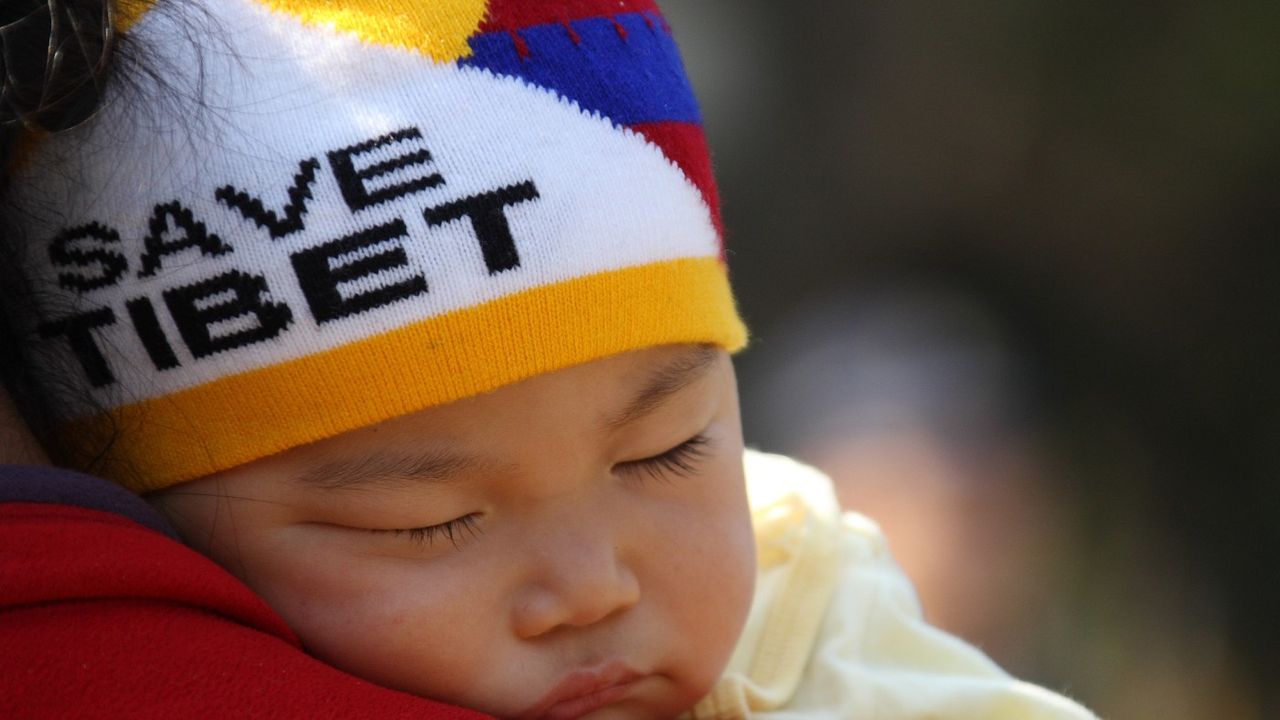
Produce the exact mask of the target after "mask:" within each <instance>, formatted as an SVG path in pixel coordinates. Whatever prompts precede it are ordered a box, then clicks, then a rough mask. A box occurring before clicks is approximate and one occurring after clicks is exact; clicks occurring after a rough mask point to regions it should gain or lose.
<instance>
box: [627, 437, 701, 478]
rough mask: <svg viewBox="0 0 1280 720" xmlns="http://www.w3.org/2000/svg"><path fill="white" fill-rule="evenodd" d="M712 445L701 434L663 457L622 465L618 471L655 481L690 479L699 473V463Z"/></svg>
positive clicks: (658, 456) (633, 461) (667, 452)
mask: <svg viewBox="0 0 1280 720" xmlns="http://www.w3.org/2000/svg"><path fill="white" fill-rule="evenodd" d="M710 443H711V441H710V439H709V438H707V436H706V435H702V434H701V433H699V434H698V435H694V436H693V437H691V438H689V439H688V440H685V441H684V442H682V443H680V444H679V445H677V446H675V447H673V448H671V449H670V450H668V451H666V452H664V453H662V454H661V455H654V456H653V457H648V458H644V459H643V460H632V461H630V462H625V463H621V464H620V465H618V469H619V470H621V471H622V472H640V473H644V474H646V475H648V476H649V477H650V478H653V479H654V480H669V479H670V476H672V475H674V476H676V477H688V476H690V475H692V474H694V473H695V472H697V470H698V461H700V460H702V459H703V458H704V457H705V456H706V455H707V451H708V448H707V446H708V445H709V444H710Z"/></svg>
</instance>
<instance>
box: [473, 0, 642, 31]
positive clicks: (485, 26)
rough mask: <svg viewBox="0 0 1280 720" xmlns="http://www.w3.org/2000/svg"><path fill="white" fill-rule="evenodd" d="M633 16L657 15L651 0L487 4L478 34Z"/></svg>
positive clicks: (502, 0) (514, 0)
mask: <svg viewBox="0 0 1280 720" xmlns="http://www.w3.org/2000/svg"><path fill="white" fill-rule="evenodd" d="M635 12H638V13H657V14H659V15H660V13H659V11H658V6H657V4H656V3H655V2H654V1H653V0H541V1H540V2H528V0H489V12H488V14H487V15H486V16H485V20H484V22H483V23H482V24H481V25H480V31H481V32H493V31H495V30H516V29H519V28H523V27H529V26H530V25H541V24H543V23H563V22H567V21H570V20H577V19H579V18H588V17H607V16H610V15H616V14H618V13H635Z"/></svg>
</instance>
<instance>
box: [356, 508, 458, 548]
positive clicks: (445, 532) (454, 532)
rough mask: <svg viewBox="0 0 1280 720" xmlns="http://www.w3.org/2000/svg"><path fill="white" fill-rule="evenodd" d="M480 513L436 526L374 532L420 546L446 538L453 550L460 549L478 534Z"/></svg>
mask: <svg viewBox="0 0 1280 720" xmlns="http://www.w3.org/2000/svg"><path fill="white" fill-rule="evenodd" d="M479 519H480V513H470V514H469V515H463V516H462V517H460V518H455V519H453V520H450V521H449V522H442V523H439V524H438V525H427V526H426V527H418V528H401V529H394V530H374V531H373V532H377V533H390V534H391V535H393V536H396V537H400V536H404V537H406V538H407V539H408V540H409V541H411V542H415V543H419V544H422V545H431V544H432V543H433V542H435V541H436V539H438V538H440V537H444V538H447V539H448V540H449V544H451V545H453V547H454V549H457V548H458V547H460V546H461V545H460V543H461V542H462V541H463V540H465V539H469V538H473V537H475V536H476V535H479V534H480V527H479V524H478V521H479Z"/></svg>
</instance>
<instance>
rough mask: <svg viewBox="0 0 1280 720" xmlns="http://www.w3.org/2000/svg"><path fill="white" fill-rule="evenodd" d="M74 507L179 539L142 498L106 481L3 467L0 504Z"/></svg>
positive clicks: (45, 470) (48, 469) (60, 471)
mask: <svg viewBox="0 0 1280 720" xmlns="http://www.w3.org/2000/svg"><path fill="white" fill-rule="evenodd" d="M5 502H33V503H54V504H58V505H74V506H76V507H82V508H88V509H90V510H101V511H103V512H109V513H115V514H116V515H122V516H124V517H127V518H129V519H130V520H133V521H134V522H137V523H140V524H142V525H145V526H146V527H148V528H151V529H152V530H155V531H156V532H159V533H163V534H165V535H168V536H169V537H171V538H174V539H175V540H176V539H178V536H177V533H175V532H174V531H173V528H171V527H170V526H169V523H168V522H166V521H165V519H164V518H163V517H162V516H161V515H160V513H158V512H156V511H155V510H154V509H153V508H152V507H151V506H150V505H148V504H147V503H146V501H144V500H143V499H142V498H141V497H139V496H137V495H134V494H133V493H131V492H129V491H128V490H125V489H124V488H122V487H120V486H119V485H116V484H114V483H112V482H109V481H107V480H103V479H102V478H97V477H93V476H92V475H85V474H84V473H78V472H75V471H72V470H64V469H62V468H56V467H49V466H45V465H0V503H5Z"/></svg>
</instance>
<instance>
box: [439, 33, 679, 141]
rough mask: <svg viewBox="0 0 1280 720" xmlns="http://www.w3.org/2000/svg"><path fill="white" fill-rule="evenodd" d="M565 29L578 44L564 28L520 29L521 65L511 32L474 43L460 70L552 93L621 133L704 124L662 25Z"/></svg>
mask: <svg viewBox="0 0 1280 720" xmlns="http://www.w3.org/2000/svg"><path fill="white" fill-rule="evenodd" d="M615 21H616V22H617V23H618V25H615V24H614V23H615ZM569 24H570V26H571V27H572V29H573V32H574V33H576V34H577V36H578V42H577V43H575V42H574V38H573V36H572V35H571V34H570V32H569V28H567V27H565V25H563V24H557V23H549V24H545V25H533V26H530V27H527V28H521V29H520V30H519V31H518V32H519V36H520V39H521V40H523V41H524V44H525V46H526V47H527V48H528V56H527V57H521V54H520V51H519V49H518V48H517V46H516V42H517V40H516V38H515V37H513V36H512V34H511V33H509V32H506V31H500V32H489V33H483V34H480V35H474V36H472V37H471V38H470V39H469V40H468V42H469V43H470V45H471V50H472V55H471V57H468V58H465V59H463V60H461V61H459V63H458V64H459V65H463V66H471V67H477V68H483V69H485V70H489V71H490V72H493V73H496V74H499V75H510V76H513V77H518V78H521V79H523V80H525V81H526V82H529V83H531V84H534V85H539V86H541V87H545V88H548V89H550V90H554V91H555V92H557V93H559V94H560V95H563V96H564V97H566V98H568V99H570V100H574V101H576V102H577V103H578V105H580V106H581V107H582V108H583V109H584V110H587V111H588V112H591V111H595V112H599V113H600V114H602V115H604V116H605V117H607V118H609V119H610V120H612V121H613V122H615V123H617V124H619V125H634V124H637V123H646V122H663V121H680V122H691V123H701V122H702V116H701V114H700V113H699V112H698V103H697V100H695V99H694V97H693V89H692V88H691V87H689V80H688V78H686V77H685V74H684V65H683V64H682V63H681V62H680V53H679V51H678V50H677V49H676V44H675V41H674V40H673V39H672V38H671V35H670V33H668V32H667V31H666V30H665V29H664V25H663V23H662V20H661V18H659V17H657V16H656V15H653V16H651V17H648V18H646V17H645V15H644V14H641V13H620V14H618V15H613V16H611V17H596V18H585V19H581V20H573V21H571V22H570V23H569ZM618 26H621V27H622V29H623V30H624V31H625V33H626V38H623V37H622V33H620V32H619V31H618Z"/></svg>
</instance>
